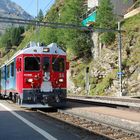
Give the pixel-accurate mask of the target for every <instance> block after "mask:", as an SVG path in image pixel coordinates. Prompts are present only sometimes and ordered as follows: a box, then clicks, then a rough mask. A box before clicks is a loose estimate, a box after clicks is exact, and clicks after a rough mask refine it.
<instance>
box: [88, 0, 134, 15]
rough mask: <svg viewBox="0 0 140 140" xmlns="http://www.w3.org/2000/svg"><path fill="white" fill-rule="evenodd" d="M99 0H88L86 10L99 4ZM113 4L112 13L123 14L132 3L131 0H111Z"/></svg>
mask: <svg viewBox="0 0 140 140" xmlns="http://www.w3.org/2000/svg"><path fill="white" fill-rule="evenodd" d="M100 1H101V0H88V10H89V9H91V8H93V7H95V6H99V3H100ZM111 2H112V4H113V6H114V13H115V14H117V15H124V14H126V12H127V9H128V8H129V7H131V6H132V5H133V0H129V1H128V2H127V3H126V2H124V0H111Z"/></svg>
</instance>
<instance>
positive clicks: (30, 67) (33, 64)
mask: <svg viewBox="0 0 140 140" xmlns="http://www.w3.org/2000/svg"><path fill="white" fill-rule="evenodd" d="M38 70H40V58H39V57H26V58H25V71H38Z"/></svg>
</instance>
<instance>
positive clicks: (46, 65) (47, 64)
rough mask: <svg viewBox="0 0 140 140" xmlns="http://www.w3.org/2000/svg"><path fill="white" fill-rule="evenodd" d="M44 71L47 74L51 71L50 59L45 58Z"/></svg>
mask: <svg viewBox="0 0 140 140" xmlns="http://www.w3.org/2000/svg"><path fill="white" fill-rule="evenodd" d="M43 70H44V71H47V72H49V71H50V58H49V57H44V58H43Z"/></svg>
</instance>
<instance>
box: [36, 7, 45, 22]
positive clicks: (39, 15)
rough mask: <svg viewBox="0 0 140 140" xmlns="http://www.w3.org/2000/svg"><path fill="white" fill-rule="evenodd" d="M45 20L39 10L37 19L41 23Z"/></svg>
mask: <svg viewBox="0 0 140 140" xmlns="http://www.w3.org/2000/svg"><path fill="white" fill-rule="evenodd" d="M43 18H44V15H43V11H42V10H41V9H40V10H39V13H38V15H37V19H38V20H39V21H42V20H43Z"/></svg>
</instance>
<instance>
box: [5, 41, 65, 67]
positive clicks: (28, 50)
mask: <svg viewBox="0 0 140 140" xmlns="http://www.w3.org/2000/svg"><path fill="white" fill-rule="evenodd" d="M21 54H33V55H34V54H55V55H66V52H64V51H63V50H62V49H61V48H59V46H58V45H57V44H56V43H51V44H49V45H47V46H45V45H43V44H39V43H37V44H36V43H35V42H30V43H29V44H28V45H27V46H26V47H25V48H23V49H22V50H19V51H18V52H17V53H15V54H14V55H13V56H12V58H11V59H10V60H8V61H7V62H6V63H5V64H4V65H7V64H9V63H11V61H13V59H14V58H16V57H17V56H18V55H21Z"/></svg>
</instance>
